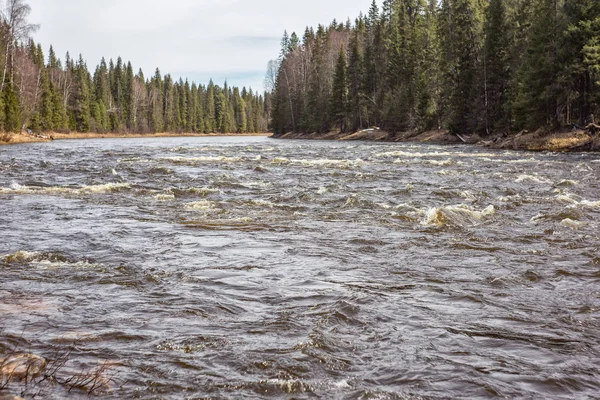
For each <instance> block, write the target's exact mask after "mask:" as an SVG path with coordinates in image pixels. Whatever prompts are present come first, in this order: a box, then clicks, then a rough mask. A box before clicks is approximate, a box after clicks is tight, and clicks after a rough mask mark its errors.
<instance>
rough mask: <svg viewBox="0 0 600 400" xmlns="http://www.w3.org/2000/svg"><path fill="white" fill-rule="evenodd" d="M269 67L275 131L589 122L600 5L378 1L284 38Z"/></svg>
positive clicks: (599, 62) (598, 102) (472, 128)
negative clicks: (351, 14)
mask: <svg viewBox="0 0 600 400" xmlns="http://www.w3.org/2000/svg"><path fill="white" fill-rule="evenodd" d="M269 69H270V71H273V70H274V71H277V73H275V74H271V75H272V76H273V80H274V81H275V90H274V92H273V100H272V103H273V109H272V128H273V130H274V131H275V133H285V132H290V131H294V132H300V133H302V132H306V133H308V132H328V131H331V130H339V131H341V132H351V131H357V130H361V129H365V128H368V127H375V126H377V127H381V129H383V130H387V131H390V132H411V131H426V130H432V129H448V130H449V131H450V132H453V133H458V134H469V133H477V134H480V135H482V136H485V135H491V134H509V133H510V132H519V131H521V130H537V129H540V128H543V129H544V130H546V131H548V132H549V131H552V130H556V129H560V128H564V127H570V128H572V127H573V126H585V125H587V124H589V123H591V122H594V115H596V116H599V115H600V110H599V107H600V2H599V1H598V0H441V1H438V0H385V1H384V2H383V5H382V7H381V9H380V8H379V7H378V5H377V3H376V2H375V1H374V2H373V4H372V5H371V8H370V9H369V11H368V14H367V15H362V14H361V15H360V16H358V18H356V20H355V21H354V22H352V21H350V20H349V21H347V22H345V23H339V22H337V21H333V22H332V23H331V24H330V25H329V26H322V25H319V26H318V27H317V29H316V30H315V29H313V28H307V29H306V31H305V32H304V34H303V35H302V36H301V37H300V36H298V35H297V34H296V33H294V34H292V35H290V36H288V35H287V33H286V34H285V35H284V38H283V40H282V50H281V54H280V57H279V59H278V60H275V61H272V62H271V64H270V68H269Z"/></svg>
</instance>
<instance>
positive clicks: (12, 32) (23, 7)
mask: <svg viewBox="0 0 600 400" xmlns="http://www.w3.org/2000/svg"><path fill="white" fill-rule="evenodd" d="M30 13H31V6H30V5H29V4H27V3H26V2H25V0H8V1H7V4H6V7H5V9H4V10H3V12H2V20H3V22H4V23H5V24H6V26H7V27H8V29H7V31H6V37H5V41H6V49H5V53H4V69H3V71H2V83H1V84H0V92H1V91H2V90H3V89H4V84H5V83H6V74H7V72H8V71H9V69H10V73H11V79H12V74H13V69H14V68H13V63H14V60H13V58H14V49H15V44H16V43H17V42H20V41H23V40H25V39H28V38H29V36H30V35H31V34H32V33H34V32H35V31H37V30H38V29H39V25H36V24H30V23H29V22H28V21H27V17H29V14H30Z"/></svg>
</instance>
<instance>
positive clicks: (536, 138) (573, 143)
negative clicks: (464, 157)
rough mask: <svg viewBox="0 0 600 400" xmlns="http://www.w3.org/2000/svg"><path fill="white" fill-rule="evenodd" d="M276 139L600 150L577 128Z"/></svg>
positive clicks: (596, 139) (597, 140) (598, 142)
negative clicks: (485, 133) (487, 134)
mask: <svg viewBox="0 0 600 400" xmlns="http://www.w3.org/2000/svg"><path fill="white" fill-rule="evenodd" d="M273 138H276V139H308V140H343V141H346V140H366V141H382V142H417V143H432V144H471V145H479V146H484V147H489V148H494V149H505V150H526V151H554V152H565V151H600V136H599V135H597V134H596V135H594V134H592V133H591V132H590V131H587V130H582V129H577V130H569V131H560V132H553V133H547V132H544V131H542V130H540V131H536V132H527V131H523V132H520V133H518V134H516V135H512V136H505V135H494V136H490V137H486V138H482V137H480V136H478V135H470V136H464V137H462V136H461V137H459V136H457V135H454V134H451V133H450V132H449V131H447V130H434V131H427V132H422V133H414V132H402V133H391V132H385V131H381V130H376V129H369V130H364V131H359V132H355V133H339V132H329V133H310V134H303V133H293V132H292V133H286V134H283V135H274V136H273Z"/></svg>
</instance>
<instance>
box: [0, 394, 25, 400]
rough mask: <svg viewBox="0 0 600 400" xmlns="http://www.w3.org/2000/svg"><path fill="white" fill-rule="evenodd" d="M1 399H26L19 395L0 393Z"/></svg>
mask: <svg viewBox="0 0 600 400" xmlns="http://www.w3.org/2000/svg"><path fill="white" fill-rule="evenodd" d="M0 400H24V399H23V398H22V397H19V396H13V395H12V394H3V393H0Z"/></svg>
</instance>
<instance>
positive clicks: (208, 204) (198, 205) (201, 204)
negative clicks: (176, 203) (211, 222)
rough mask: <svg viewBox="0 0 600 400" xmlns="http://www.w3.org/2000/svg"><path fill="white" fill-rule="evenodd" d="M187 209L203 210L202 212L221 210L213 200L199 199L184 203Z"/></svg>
mask: <svg viewBox="0 0 600 400" xmlns="http://www.w3.org/2000/svg"><path fill="white" fill-rule="evenodd" d="M185 208H187V209H188V210H195V211H204V212H217V211H218V212H220V211H222V210H221V209H220V208H219V206H218V204H217V203H215V202H214V201H209V200H200V201H195V202H193V203H188V204H186V205H185Z"/></svg>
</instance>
